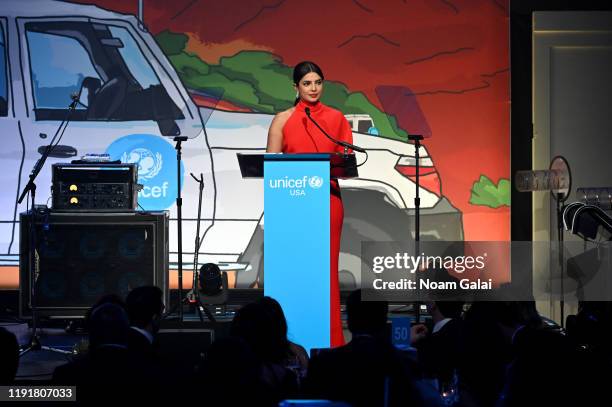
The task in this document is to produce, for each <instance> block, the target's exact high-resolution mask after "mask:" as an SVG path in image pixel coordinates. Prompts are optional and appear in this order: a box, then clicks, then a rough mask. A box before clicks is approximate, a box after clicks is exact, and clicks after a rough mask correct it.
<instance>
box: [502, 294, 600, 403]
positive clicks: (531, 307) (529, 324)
mask: <svg viewBox="0 0 612 407" xmlns="http://www.w3.org/2000/svg"><path fill="white" fill-rule="evenodd" d="M502 306H503V308H504V309H503V310H502V312H500V313H499V314H498V315H499V316H500V322H499V323H500V325H502V326H504V327H510V329H506V331H505V332H506V335H507V337H508V336H509V340H510V342H511V346H512V355H513V358H512V361H511V363H510V364H509V365H508V368H507V371H506V381H505V386H504V389H503V391H502V392H501V394H500V398H499V400H498V403H497V405H498V406H499V407H510V406H523V405H568V406H569V405H572V406H576V405H598V404H600V403H601V397H602V394H601V392H602V389H605V388H606V386H607V385H608V384H609V383H610V380H611V379H612V377H611V375H610V367H611V365H610V361H609V360H607V361H605V362H604V363H601V362H602V360H601V358H599V357H593V356H594V355H592V354H590V352H589V351H588V350H587V349H585V348H582V347H576V345H575V343H574V342H573V341H572V339H571V338H570V337H569V336H568V335H566V334H565V333H564V331H563V330H562V329H560V327H558V326H554V325H549V324H544V323H543V321H542V319H541V318H540V317H539V315H538V314H537V311H536V310H535V302H534V301H526V302H520V303H518V302H514V303H504V304H503V305H502Z"/></svg>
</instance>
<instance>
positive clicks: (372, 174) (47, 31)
mask: <svg viewBox="0 0 612 407" xmlns="http://www.w3.org/2000/svg"><path fill="white" fill-rule="evenodd" d="M74 93H76V94H79V95H80V103H79V105H78V106H77V108H76V110H75V112H74V113H73V115H72V118H71V122H70V124H69V125H68V127H67V129H66V131H65V133H64V135H63V137H62V139H61V140H60V141H59V143H58V145H57V146H56V147H55V148H54V150H53V152H52V155H51V157H50V159H49V160H48V161H47V164H46V165H45V168H44V169H43V171H42V172H41V174H40V175H39V178H38V179H37V185H38V190H37V203H38V204H45V203H48V202H50V201H49V197H50V183H51V179H50V175H51V174H50V168H51V164H53V163H58V162H68V161H70V160H72V159H74V158H78V157H80V156H82V155H84V154H86V153H109V154H110V155H111V156H112V157H113V158H116V159H121V160H122V161H124V162H136V163H138V165H139V182H140V183H142V184H143V185H144V189H143V190H142V191H141V192H140V193H139V203H140V205H141V206H142V208H143V209H144V210H159V209H168V210H170V212H171V225H170V226H171V232H172V233H171V242H170V250H171V256H170V260H171V264H173V263H176V260H177V256H176V241H177V239H176V237H177V235H176V222H175V215H176V214H175V209H176V208H175V198H176V182H175V180H176V152H175V150H174V144H173V142H172V138H173V136H175V135H177V134H181V135H184V136H187V137H188V141H186V142H185V143H184V144H183V162H182V168H181V172H182V176H183V217H184V219H185V221H184V227H183V242H184V245H183V247H184V252H185V257H184V264H186V267H188V265H189V264H190V261H191V259H192V256H193V251H194V240H195V237H194V234H195V225H196V220H195V219H196V216H197V204H198V185H197V184H196V183H195V182H194V181H193V180H192V179H191V177H189V174H190V173H194V174H196V175H199V174H200V173H202V174H203V176H204V182H205V188H204V200H203V208H202V217H203V223H202V231H204V238H203V243H202V246H201V250H200V255H199V259H200V261H201V262H203V263H204V262H210V261H212V262H223V263H226V266H225V267H226V268H228V269H237V270H238V269H240V270H242V271H240V272H238V278H237V285H238V286H240V287H244V286H252V284H253V282H254V281H256V280H257V278H258V276H259V278H260V277H261V268H262V263H261V255H262V252H263V251H262V246H261V244H262V239H261V232H262V226H263V184H262V182H261V180H252V179H251V180H244V179H242V178H241V176H240V170H239V167H238V161H237V159H236V153H239V152H263V151H264V150H265V145H266V137H267V129H268V126H269V124H270V122H271V120H272V116H271V115H265V114H254V113H236V112H224V111H221V110H212V109H207V108H199V107H198V106H196V105H195V104H194V102H193V100H192V98H191V97H190V94H189V92H188V91H187V90H186V89H185V87H184V86H183V84H182V83H181V81H180V79H179V77H178V75H177V73H176V71H175V70H174V69H173V67H172V65H171V64H170V63H169V61H168V59H167V58H166V57H165V55H164V54H163V52H162V51H161V49H160V48H159V46H158V45H157V43H156V42H155V40H154V38H153V36H152V35H151V34H150V33H149V32H148V31H146V29H145V28H144V26H143V25H142V24H141V23H140V22H139V21H138V19H137V18H136V17H134V16H131V15H124V14H119V13H114V12H110V11H107V10H103V9H101V8H98V7H95V6H86V5H76V4H71V3H67V2H60V1H52V0H30V1H19V0H4V1H3V2H2V9H1V10H0V137H2V150H1V152H0V185H2V193H1V194H0V260H1V261H2V264H13V265H15V264H17V262H18V255H19V230H18V229H19V228H18V224H17V222H18V218H19V216H18V214H19V213H20V212H22V211H25V210H26V202H25V201H24V203H23V204H22V205H17V202H16V200H17V196H18V194H19V193H20V191H21V189H22V188H23V186H24V185H25V183H26V182H27V179H28V175H29V172H30V170H31V169H32V168H33V166H34V163H35V162H36V161H37V160H38V158H39V157H40V153H41V151H42V150H43V148H44V147H45V146H46V145H47V144H48V143H49V141H50V140H51V138H52V137H53V135H54V133H55V131H56V129H57V128H58V126H59V124H60V123H61V121H62V120H63V119H64V118H65V116H66V112H67V107H68V105H69V104H70V102H71V99H70V96H71V94H74ZM354 142H355V143H356V144H358V145H361V146H362V147H365V148H368V149H369V157H368V160H367V161H365V157H364V156H363V155H360V156H359V158H358V159H359V160H360V161H365V164H364V165H363V166H361V167H360V178H359V179H354V180H347V181H345V182H343V183H342V186H343V194H344V199H345V206H346V215H345V227H344V231H343V243H342V247H343V249H342V251H343V255H342V258H341V265H340V267H341V269H344V270H345V272H348V274H347V276H348V279H349V280H351V278H352V279H354V280H358V275H359V273H360V264H359V261H358V260H359V248H360V241H361V240H397V239H402V238H407V237H410V236H411V230H410V225H411V223H410V210H411V208H413V207H414V204H413V198H414V195H415V184H414V182H413V181H412V180H411V178H410V177H411V175H412V173H411V168H414V146H413V145H412V144H406V143H401V142H398V141H395V140H390V139H385V138H383V137H380V136H371V135H366V134H360V133H354ZM421 156H422V157H423V158H422V161H421V165H423V166H424V167H426V169H427V171H428V175H425V176H424V177H422V178H423V179H425V181H427V179H429V181H428V182H426V183H425V186H424V187H423V188H422V189H421V194H420V195H421V202H422V208H424V211H423V215H424V219H425V220H424V222H423V224H422V230H423V232H424V233H425V234H428V233H429V234H431V236H432V237H435V238H446V239H450V240H456V239H459V238H461V237H462V226H461V214H460V213H459V212H458V211H457V210H456V209H455V208H453V207H452V206H451V205H450V204H449V203H448V201H447V200H446V199H445V198H443V197H442V195H441V190H440V182H439V179H438V175H437V172H436V170H435V167H434V165H433V162H432V161H431V158H430V157H429V155H428V154H427V151H426V149H425V148H424V147H423V149H422V151H421ZM427 177H429V178H427ZM427 216H430V218H427ZM427 219H430V221H427ZM441 221H444V223H445V225H444V227H438V223H439V222H441ZM347 281H348V280H347ZM353 282H354V281H353ZM349 283H350V281H349Z"/></svg>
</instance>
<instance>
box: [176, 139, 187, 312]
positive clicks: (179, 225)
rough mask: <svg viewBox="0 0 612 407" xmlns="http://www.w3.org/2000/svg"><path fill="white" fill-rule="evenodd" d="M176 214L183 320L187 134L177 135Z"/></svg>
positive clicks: (180, 307) (180, 300)
mask: <svg viewBox="0 0 612 407" xmlns="http://www.w3.org/2000/svg"><path fill="white" fill-rule="evenodd" d="M174 141H176V146H175V149H176V185H177V190H176V215H177V228H178V292H179V298H178V307H179V309H178V313H179V321H180V322H181V323H182V322H183V211H182V207H183V198H182V196H181V143H182V142H183V141H187V136H176V137H175V138H174Z"/></svg>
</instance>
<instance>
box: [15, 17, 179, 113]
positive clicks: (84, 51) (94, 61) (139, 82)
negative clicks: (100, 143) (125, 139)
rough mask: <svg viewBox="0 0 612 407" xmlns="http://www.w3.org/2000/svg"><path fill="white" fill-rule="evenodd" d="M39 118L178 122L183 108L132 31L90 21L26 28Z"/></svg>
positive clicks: (35, 102) (31, 25)
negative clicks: (69, 116)
mask: <svg viewBox="0 0 612 407" xmlns="http://www.w3.org/2000/svg"><path fill="white" fill-rule="evenodd" d="M26 35H27V43H28V55H29V59H30V70H31V72H30V77H31V80H32V89H33V93H34V105H35V109H34V110H35V113H36V119H37V120H62V119H63V118H64V117H65V114H66V113H65V112H66V109H67V108H68V105H69V104H70V103H71V95H78V96H79V104H78V105H77V108H76V111H75V113H74V114H73V117H72V120H118V121H130V120H156V121H160V120H177V119H183V118H184V116H183V114H182V112H181V110H180V109H179V108H178V107H177V106H176V104H175V103H174V101H173V100H172V99H171V98H170V96H169V95H168V93H167V92H166V89H165V88H164V86H163V85H162V84H161V82H160V80H159V78H158V76H157V74H156V73H155V71H154V69H153V67H152V66H151V65H150V63H149V62H148V61H147V60H146V58H145V56H144V55H143V54H142V51H141V50H140V48H139V46H138V44H137V42H136V41H135V40H134V38H133V37H132V35H131V34H130V32H129V31H128V30H126V29H125V28H123V27H119V26H112V25H106V24H99V23H90V22H73V21H72V22H71V21H61V22H33V23H27V24H26Z"/></svg>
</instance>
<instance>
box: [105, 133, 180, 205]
mask: <svg viewBox="0 0 612 407" xmlns="http://www.w3.org/2000/svg"><path fill="white" fill-rule="evenodd" d="M106 153H107V154H109V155H110V156H111V159H112V160H120V161H121V162H123V163H130V164H137V165H138V183H139V184H142V186H143V187H142V190H141V191H140V192H138V203H139V204H140V205H141V206H142V208H144V210H147V211H158V210H164V209H168V208H170V207H171V206H172V205H173V204H174V203H175V202H176V195H177V190H176V185H177V184H176V178H177V177H176V152H175V150H174V146H173V145H172V144H171V143H170V142H168V141H167V140H166V139H164V138H163V137H160V136H155V135H153V134H130V135H127V136H124V137H121V138H119V139H117V140H115V141H114V142H113V143H112V144H111V145H110V146H108V148H107V149H106ZM164 164H165V165H164ZM180 172H181V174H180V175H181V185H183V181H182V180H183V174H184V172H185V168H184V166H183V163H182V162H181V168H180Z"/></svg>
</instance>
